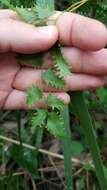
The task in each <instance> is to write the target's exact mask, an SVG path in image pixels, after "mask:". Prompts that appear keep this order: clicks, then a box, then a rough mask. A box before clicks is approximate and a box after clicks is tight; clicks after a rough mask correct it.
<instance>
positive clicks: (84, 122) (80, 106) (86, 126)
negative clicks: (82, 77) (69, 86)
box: [71, 92, 107, 190]
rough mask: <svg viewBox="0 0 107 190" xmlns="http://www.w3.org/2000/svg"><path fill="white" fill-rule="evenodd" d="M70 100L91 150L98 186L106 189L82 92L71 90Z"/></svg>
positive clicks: (96, 145) (106, 184)
mask: <svg viewBox="0 0 107 190" xmlns="http://www.w3.org/2000/svg"><path fill="white" fill-rule="evenodd" d="M71 100H72V106H73V108H74V111H75V113H76V115H77V116H78V118H79V120H80V123H81V127H83V131H84V134H85V138H86V140H87V142H88V145H89V147H90V150H91V154H92V157H93V162H94V165H95V169H96V175H97V177H98V181H99V184H100V188H101V190H107V183H106V179H105V175H104V170H103V163H102V160H101V156H100V150H99V147H98V144H97V141H96V137H95V132H94V129H93V125H92V121H91V118H90V115H89V112H88V110H87V106H86V103H85V98H84V96H83V93H82V92H72V93H71Z"/></svg>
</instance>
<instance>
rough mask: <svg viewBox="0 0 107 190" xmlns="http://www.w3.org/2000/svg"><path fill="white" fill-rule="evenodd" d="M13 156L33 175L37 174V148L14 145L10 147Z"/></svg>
mask: <svg viewBox="0 0 107 190" xmlns="http://www.w3.org/2000/svg"><path fill="white" fill-rule="evenodd" d="M10 153H11V156H12V158H13V159H14V160H15V161H16V163H17V164H19V165H20V166H22V167H23V168H24V169H27V170H28V171H29V172H30V173H31V174H32V175H34V176H36V175H37V173H38V172H37V165H38V161H37V158H36V156H37V152H36V150H29V149H28V148H23V147H21V146H17V145H13V146H12V147H11V149H10Z"/></svg>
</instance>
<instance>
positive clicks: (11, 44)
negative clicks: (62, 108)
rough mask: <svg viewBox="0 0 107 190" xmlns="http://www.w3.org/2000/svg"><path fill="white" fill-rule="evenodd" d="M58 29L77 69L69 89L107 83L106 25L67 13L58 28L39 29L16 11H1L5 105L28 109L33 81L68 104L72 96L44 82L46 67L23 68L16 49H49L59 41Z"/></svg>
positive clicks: (1, 96) (0, 87) (0, 84)
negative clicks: (106, 76) (43, 76)
mask: <svg viewBox="0 0 107 190" xmlns="http://www.w3.org/2000/svg"><path fill="white" fill-rule="evenodd" d="M57 29H58V31H57ZM58 32H59V41H60V43H61V44H62V45H63V46H64V48H63V52H64V56H65V57H66V59H67V60H68V62H69V65H70V66H72V72H73V74H72V75H71V76H69V77H68V78H66V88H65V91H67V90H71V91H72V90H83V89H92V88H96V87H100V86H102V85H104V79H103V78H104V75H106V73H107V66H106V62H104V61H105V60H106V57H107V51H106V49H103V48H104V47H105V45H106V42H107V30H106V28H105V26H104V25H103V24H101V23H99V22H98V21H94V20H92V19H89V18H85V17H82V16H79V15H76V14H71V13H65V14H64V15H62V16H61V17H60V18H59V19H58V21H57V27H55V26H49V27H42V28H35V27H34V26H32V25H29V24H26V23H23V22H22V21H21V20H20V18H19V17H18V16H17V15H16V13H14V12H13V11H5V10H1V11H0V53H1V54H0V107H1V108H4V109H27V106H26V93H25V90H26V89H27V88H28V87H29V86H31V85H32V84H35V85H38V86H40V87H41V88H43V90H44V93H45V94H46V95H47V93H48V92H49V91H53V92H54V94H55V95H57V96H58V97H60V98H62V99H63V100H64V101H65V103H68V102H69V96H68V95H67V94H66V93H65V92H58V91H57V90H56V89H52V88H51V87H50V88H49V87H47V86H45V85H44V84H43V82H42V81H41V72H42V70H36V69H33V68H28V67H21V66H20V64H18V62H17V60H16V58H15V52H20V53H36V52H40V51H45V50H47V49H49V48H50V47H51V46H52V45H53V44H54V43H55V42H56V41H57V39H58ZM96 50H97V51H96ZM95 51H96V52H95ZM50 64H51V63H50ZM46 67H47V64H44V67H43V69H46ZM96 75H97V76H96ZM46 92H47V93H46ZM43 105H44V104H43V102H40V103H38V105H37V106H38V107H43Z"/></svg>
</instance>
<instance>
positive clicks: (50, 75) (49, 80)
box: [42, 69, 65, 89]
mask: <svg viewBox="0 0 107 190" xmlns="http://www.w3.org/2000/svg"><path fill="white" fill-rule="evenodd" d="M42 79H43V80H44V82H45V83H46V84H47V85H51V86H53V87H56V88H60V89H63V88H64V86H65V82H64V80H62V79H60V78H59V77H58V76H56V74H55V73H54V72H53V71H52V70H51V69H49V70H47V71H46V72H44V73H43V74H42Z"/></svg>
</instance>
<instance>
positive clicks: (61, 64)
mask: <svg viewBox="0 0 107 190" xmlns="http://www.w3.org/2000/svg"><path fill="white" fill-rule="evenodd" d="M51 55H52V57H53V59H54V61H55V65H54V67H55V69H56V71H57V74H58V76H59V77H62V78H65V77H67V76H69V75H70V74H71V72H70V68H69V66H68V63H67V61H66V60H65V59H64V57H63V55H62V52H61V49H60V47H59V46H58V45H56V46H54V47H53V48H52V49H51Z"/></svg>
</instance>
